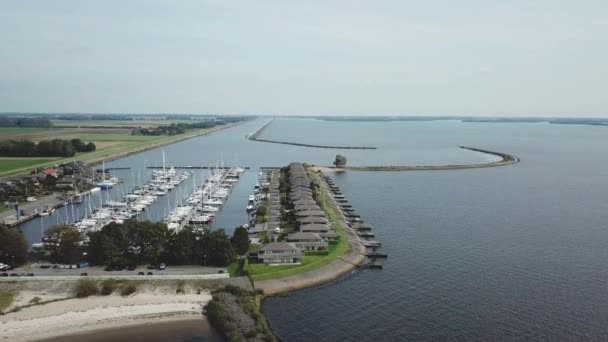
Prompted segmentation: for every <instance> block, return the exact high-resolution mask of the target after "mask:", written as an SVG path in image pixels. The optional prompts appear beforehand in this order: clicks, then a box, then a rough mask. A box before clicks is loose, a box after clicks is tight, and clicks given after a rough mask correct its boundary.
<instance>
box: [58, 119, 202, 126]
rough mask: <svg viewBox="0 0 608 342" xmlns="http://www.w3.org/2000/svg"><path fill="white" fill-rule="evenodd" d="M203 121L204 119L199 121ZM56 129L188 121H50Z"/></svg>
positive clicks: (167, 123)
mask: <svg viewBox="0 0 608 342" xmlns="http://www.w3.org/2000/svg"><path fill="white" fill-rule="evenodd" d="M201 120H204V119H201ZM52 122H53V126H57V127H156V126H162V125H170V124H171V123H180V122H185V123H192V122H195V121H190V120H165V119H163V120H52Z"/></svg>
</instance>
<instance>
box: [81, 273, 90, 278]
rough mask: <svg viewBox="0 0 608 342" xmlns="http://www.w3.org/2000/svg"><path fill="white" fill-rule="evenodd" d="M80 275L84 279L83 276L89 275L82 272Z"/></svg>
mask: <svg viewBox="0 0 608 342" xmlns="http://www.w3.org/2000/svg"><path fill="white" fill-rule="evenodd" d="M80 275H81V276H83V277H85V276H88V275H89V274H88V273H87V272H82V273H80Z"/></svg>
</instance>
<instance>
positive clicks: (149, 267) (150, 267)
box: [148, 264, 156, 270]
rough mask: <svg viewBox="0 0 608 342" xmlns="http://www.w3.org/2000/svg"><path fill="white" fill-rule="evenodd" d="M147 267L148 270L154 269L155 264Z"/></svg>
mask: <svg viewBox="0 0 608 342" xmlns="http://www.w3.org/2000/svg"><path fill="white" fill-rule="evenodd" d="M148 269H149V270H155V269H156V265H154V264H152V265H148Z"/></svg>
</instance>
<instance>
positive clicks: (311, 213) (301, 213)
mask: <svg viewBox="0 0 608 342" xmlns="http://www.w3.org/2000/svg"><path fill="white" fill-rule="evenodd" d="M306 216H313V217H325V212H324V211H322V210H302V211H298V212H296V217H306Z"/></svg>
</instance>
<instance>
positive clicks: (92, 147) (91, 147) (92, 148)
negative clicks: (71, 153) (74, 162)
mask: <svg viewBox="0 0 608 342" xmlns="http://www.w3.org/2000/svg"><path fill="white" fill-rule="evenodd" d="M96 149H97V146H95V143H93V142H92V141H90V142H89V143H88V144H87V147H86V148H85V151H86V152H93V151H95V150H96Z"/></svg>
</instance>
